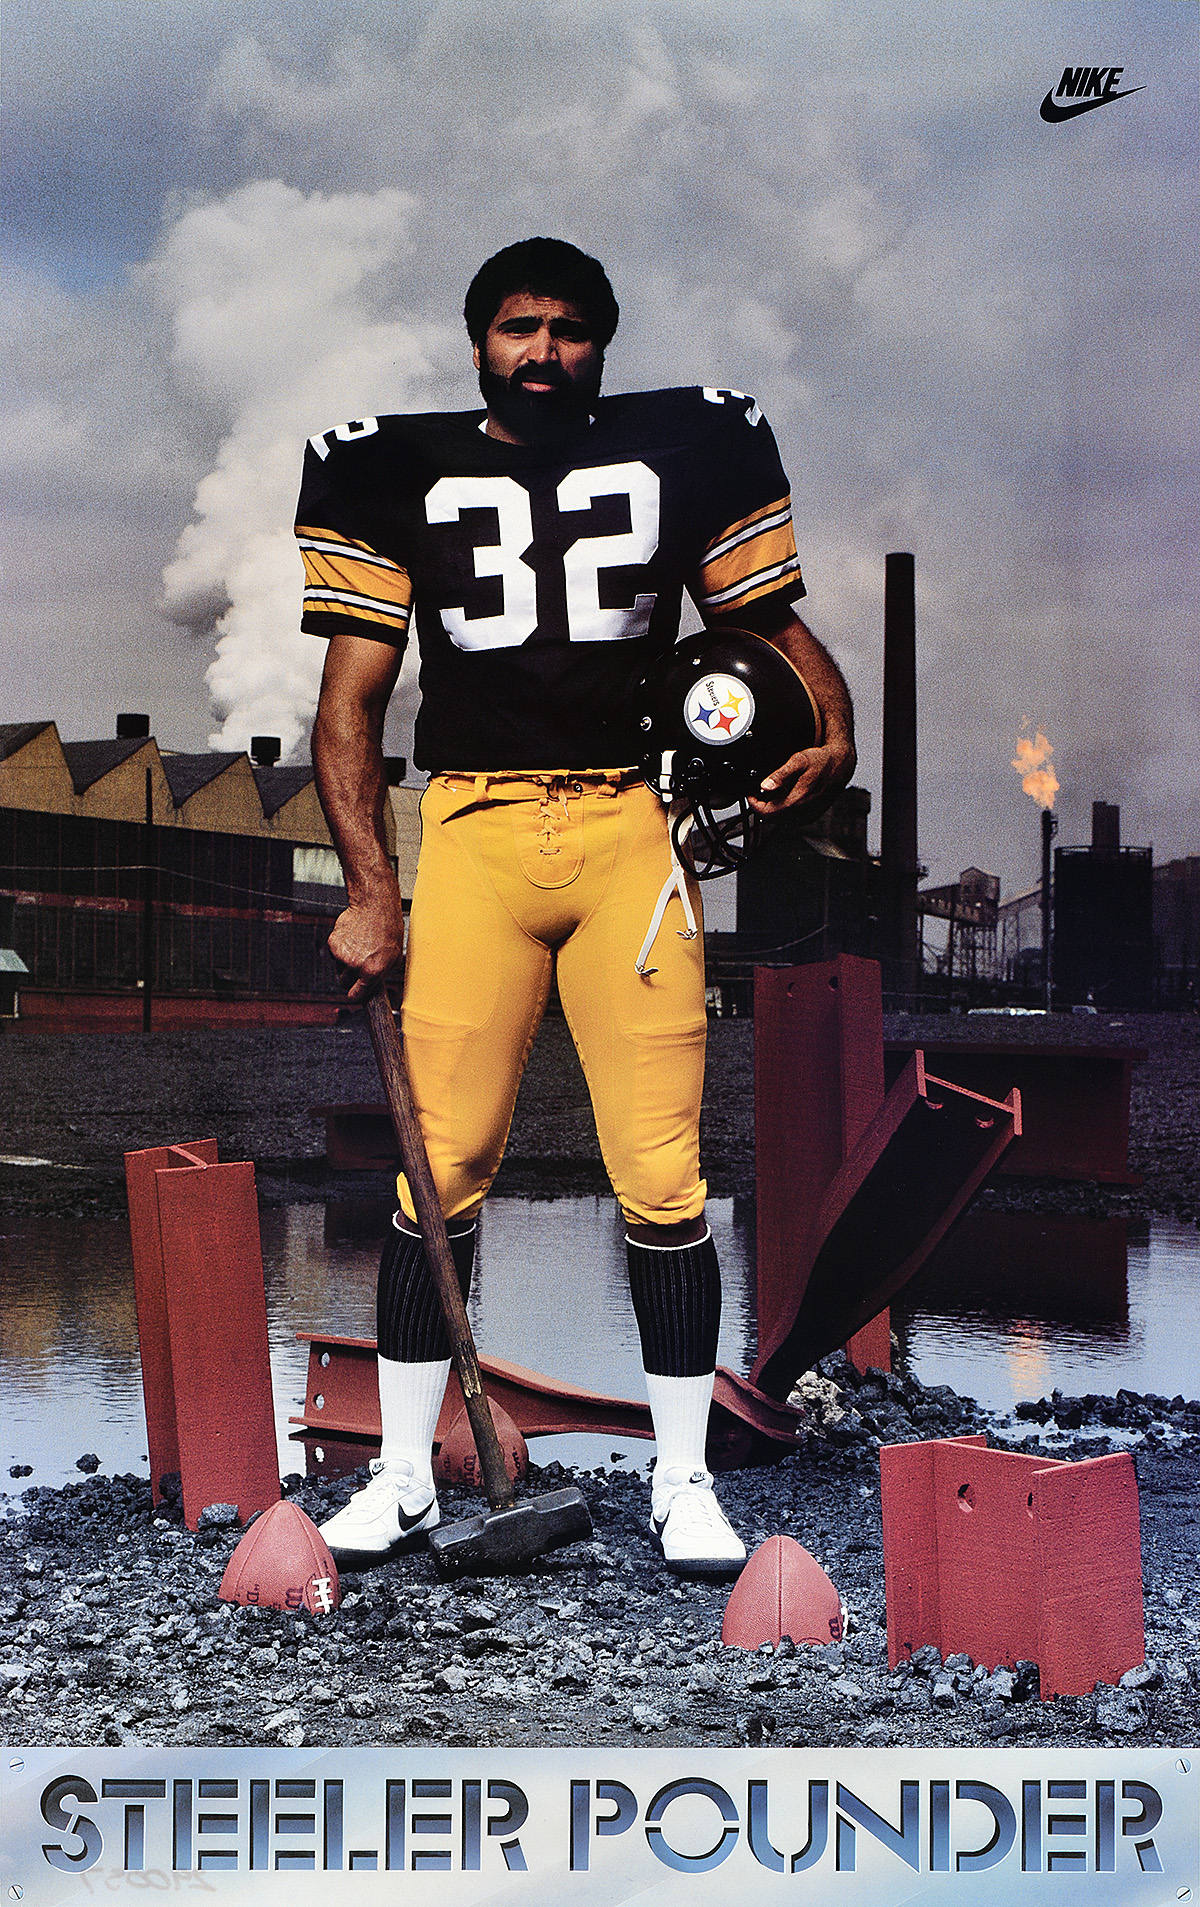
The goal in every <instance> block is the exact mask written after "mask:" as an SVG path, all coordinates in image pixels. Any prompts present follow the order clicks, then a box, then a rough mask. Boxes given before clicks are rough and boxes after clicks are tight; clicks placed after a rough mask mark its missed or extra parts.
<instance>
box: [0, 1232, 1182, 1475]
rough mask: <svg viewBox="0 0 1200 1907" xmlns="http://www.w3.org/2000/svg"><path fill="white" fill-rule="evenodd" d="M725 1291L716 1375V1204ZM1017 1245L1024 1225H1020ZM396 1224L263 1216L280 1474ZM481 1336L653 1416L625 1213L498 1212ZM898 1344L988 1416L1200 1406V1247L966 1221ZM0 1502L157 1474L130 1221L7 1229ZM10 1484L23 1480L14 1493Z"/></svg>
mask: <svg viewBox="0 0 1200 1907" xmlns="http://www.w3.org/2000/svg"><path fill="white" fill-rule="evenodd" d="M709 1216H710V1221H711V1223H712V1227H713V1232H714V1235H715V1237H716V1241H717V1247H718V1251H719V1252H720V1256H721V1265H722V1276H723V1280H724V1288H725V1306H724V1318H723V1322H722V1331H721V1341H720V1347H719V1353H718V1355H719V1358H720V1361H721V1362H722V1363H724V1364H728V1365H730V1366H731V1367H732V1368H733V1369H735V1370H739V1371H745V1370H747V1369H748V1368H749V1365H750V1363H751V1362H752V1361H753V1356H754V1310H753V1253H754V1217H753V1207H752V1206H751V1205H750V1204H749V1203H748V1202H744V1201H741V1200H736V1201H735V1200H732V1199H725V1200H720V1199H718V1200H713V1201H712V1202H711V1203H710V1206H709ZM1014 1217H1016V1218H1020V1220H1021V1223H1019V1224H1016V1225H1014V1224H1013V1223H1012V1222H1011V1221H1012V1220H1013V1218H1014ZM385 1222H386V1208H385V1207H383V1206H382V1205H374V1204H372V1205H370V1206H354V1205H348V1204H347V1205H339V1206H330V1207H324V1208H323V1207H321V1206H319V1205H293V1206H285V1207H282V1208H276V1209H273V1210H270V1211H267V1212H264V1213H263V1215H262V1235H263V1261H264V1272H265V1277H266V1289H267V1309H268V1323H269V1334H270V1345H271V1365H272V1376H273V1382H274V1388H275V1400H276V1414H277V1428H278V1434H279V1444H280V1458H281V1464H282V1467H283V1469H284V1470H285V1471H288V1470H298V1469H302V1468H303V1453H302V1451H301V1449H300V1447H299V1446H297V1445H295V1444H291V1443H289V1442H288V1433H289V1429H290V1426H289V1425H288V1422H287V1419H288V1418H289V1416H290V1415H292V1414H293V1413H294V1412H296V1411H297V1410H298V1408H299V1406H300V1402H301V1399H302V1397H303V1390H304V1375H305V1365H306V1357H307V1350H306V1347H304V1346H301V1345H299V1344H297V1342H296V1339H295V1333H296V1332H297V1331H316V1332H328V1333H331V1334H336V1335H339V1336H348V1337H371V1336H373V1335H374V1329H375V1324H374V1308H375V1273H376V1268H377V1265H378V1260H379V1240H380V1237H381V1235H382V1230H383V1225H384V1223H385ZM470 1309H471V1322H472V1326H473V1328H474V1329H475V1331H476V1334H477V1337H478V1341H479V1344H480V1348H481V1349H482V1350H483V1351H485V1352H490V1353H492V1354H493V1355H495V1356H497V1357H504V1358H509V1359H511V1360H512V1361H513V1362H514V1363H519V1364H525V1365H528V1366H531V1367H533V1368H534V1369H538V1370H542V1371H545V1372H547V1373H548V1374H549V1375H551V1376H554V1377H557V1378H561V1379H564V1380H566V1381H567V1382H569V1383H575V1384H581V1385H584V1386H586V1387H587V1388H590V1389H594V1390H600V1391H606V1392H608V1393H610V1394H612V1395H615V1396H621V1397H634V1398H637V1397H640V1396H642V1395H643V1391H642V1380H641V1367H640V1361H639V1357H638V1348H637V1333H636V1329H635V1326H634V1321H633V1313H632V1309H631V1307H630V1303H629V1293H628V1286H627V1282H626V1276H625V1254H624V1243H623V1236H622V1228H621V1224H620V1220H619V1217H618V1215H617V1211H616V1208H615V1206H614V1204H613V1203H612V1201H611V1200H609V1199H600V1198H580V1199H553V1200H536V1199H515V1198H513V1199H509V1198H497V1199H494V1200H493V1201H492V1203H491V1204H490V1206H489V1207H488V1208H487V1210H486V1212H485V1214H484V1222H483V1224H482V1226H481V1233H480V1248H479V1265H478V1270H477V1275H476V1283H475V1289H474V1291H473V1293H472V1299H471V1307H470ZM893 1322H894V1327H895V1329H896V1331H897V1334H898V1336H899V1338H900V1342H901V1345H902V1347H903V1350H904V1352H905V1354H906V1356H907V1359H908V1362H909V1365H910V1368H912V1369H913V1370H914V1371H915V1373H916V1375H917V1376H918V1377H920V1378H921V1379H922V1381H923V1382H925V1383H947V1384H951V1385H952V1386H953V1387H954V1388H955V1389H956V1390H958V1391H964V1392H967V1393H969V1394H970V1395H972V1396H974V1397H977V1398H978V1399H979V1401H980V1402H981V1403H983V1404H985V1405H987V1406H989V1407H990V1408H994V1409H997V1410H1001V1411H1006V1410H1009V1409H1011V1407H1012V1405H1013V1403H1015V1402H1016V1401H1017V1400H1018V1399H1020V1398H1023V1397H1039V1396H1042V1395H1048V1394H1049V1392H1050V1390H1051V1389H1052V1388H1053V1387H1054V1386H1055V1385H1056V1384H1057V1385H1058V1386H1059V1387H1060V1388H1061V1389H1062V1390H1064V1391H1066V1392H1068V1393H1078V1392H1082V1391H1088V1390H1092V1391H1099V1392H1102V1393H1104V1394H1111V1393H1112V1392H1114V1391H1116V1390H1117V1389H1118V1388H1119V1387H1121V1386H1125V1387H1126V1388H1128V1389H1130V1390H1136V1391H1142V1392H1145V1391H1151V1392H1154V1391H1157V1392H1162V1393H1164V1394H1165V1395H1167V1396H1173V1395H1175V1394H1176V1393H1177V1392H1182V1393H1183V1394H1184V1395H1185V1396H1187V1397H1191V1396H1196V1395H1197V1394H1200V1234H1198V1233H1197V1231H1196V1230H1195V1228H1194V1227H1191V1226H1187V1225H1183V1224H1179V1223H1175V1222H1172V1221H1170V1220H1165V1219H1164V1220H1160V1221H1157V1222H1156V1223H1155V1225H1154V1227H1153V1228H1152V1230H1148V1231H1147V1230H1142V1231H1138V1232H1135V1233H1133V1234H1132V1235H1131V1236H1129V1237H1128V1239H1127V1238H1126V1228H1125V1225H1124V1222H1123V1221H1121V1220H1110V1221H1102V1222H1099V1223H1097V1222H1088V1221H1070V1222H1067V1221H1059V1220H1057V1219H1043V1218H1033V1219H1029V1218H1027V1217H1026V1216H1025V1215H1012V1214H1004V1213H996V1214H986V1213H985V1214H974V1215H972V1216H971V1217H970V1218H969V1220H968V1221H967V1223H966V1224H965V1225H964V1227H963V1228H962V1229H961V1230H960V1232H959V1233H957V1234H956V1235H955V1238H954V1239H953V1240H952V1241H951V1244H950V1247H947V1248H944V1249H943V1252H942V1253H941V1254H940V1255H939V1259H938V1261H937V1263H936V1264H935V1265H933V1266H931V1267H930V1268H929V1270H928V1272H927V1273H926V1274H924V1276H923V1279H922V1281H921V1283H920V1284H918V1285H917V1286H915V1287H913V1289H912V1291H910V1293H909V1294H907V1297H906V1299H905V1302H904V1303H903V1304H902V1305H899V1306H897V1307H896V1308H895V1310H894V1312H893ZM0 1387H2V1388H0V1395H3V1396H4V1398H5V1412H4V1429H3V1433H2V1435H0V1490H3V1491H7V1492H9V1493H11V1494H13V1495H15V1494H17V1493H19V1492H20V1491H21V1490H22V1489H23V1488H25V1487H26V1485H27V1484H29V1483H50V1484H60V1483H64V1482H68V1481H75V1480H77V1479H78V1476H79V1474H80V1473H79V1472H78V1470H77V1469H76V1459H77V1458H78V1457H79V1456H81V1455H82V1454H83V1453H84V1452H87V1451H94V1452H95V1453H96V1455H97V1456H98V1457H99V1458H100V1463H101V1468H102V1470H103V1471H104V1472H105V1473H107V1474H111V1473H114V1472H119V1471H129V1470H132V1471H134V1472H137V1473H139V1474H143V1475H144V1474H145V1472H146V1458H145V1450H146V1441H145V1419H144V1416H143V1412H142V1395H141V1375H140V1368H139V1363H138V1351H137V1326H136V1320H135V1316H134V1306H133V1283H132V1272H131V1268H130V1260H129V1236H128V1231H127V1229H126V1227H125V1226H124V1225H123V1224H121V1223H119V1222H116V1221H98V1220H90V1221H89V1220H72V1219H27V1220H20V1219H15V1218H10V1219H8V1220H6V1221H4V1230H3V1233H2V1234H0ZM651 1449H652V1446H651V1445H649V1444H647V1443H643V1442H638V1441H627V1442H622V1441H621V1440H620V1439H615V1440H614V1439H612V1438H608V1437H597V1436H588V1437H569V1438H568V1437H563V1438H539V1439H538V1440H537V1442H536V1444H535V1454H536V1455H537V1458H538V1460H539V1461H540V1462H543V1463H546V1462H550V1461H551V1460H552V1459H553V1458H555V1457H557V1458H558V1459H559V1460H560V1461H563V1462H571V1463H577V1464H584V1465H589V1466H591V1465H595V1464H597V1463H601V1462H606V1461H608V1460H609V1458H610V1456H611V1454H612V1453H613V1452H614V1451H620V1452H622V1454H623V1455H624V1456H625V1457H626V1459H627V1460H628V1461H629V1462H630V1464H631V1465H639V1466H641V1465H644V1464H645V1462H646V1460H647V1458H648V1457H649V1455H650V1452H651ZM13 1464H31V1465H32V1466H33V1474H32V1476H30V1477H28V1478H16V1479H11V1480H10V1478H9V1476H8V1474H7V1473H8V1471H9V1468H10V1466H11V1465H13Z"/></svg>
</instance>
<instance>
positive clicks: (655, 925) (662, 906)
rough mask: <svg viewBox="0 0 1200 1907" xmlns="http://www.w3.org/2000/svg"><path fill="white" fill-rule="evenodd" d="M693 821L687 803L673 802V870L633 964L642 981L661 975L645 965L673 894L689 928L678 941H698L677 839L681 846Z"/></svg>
mask: <svg viewBox="0 0 1200 1907" xmlns="http://www.w3.org/2000/svg"><path fill="white" fill-rule="evenodd" d="M692 821H693V816H692V815H691V814H690V813H689V812H688V808H687V804H686V802H683V801H673V802H672V803H671V807H670V811H669V813H668V817H667V839H668V840H669V842H670V844H671V871H670V873H669V874H668V875H667V878H666V880H665V881H664V882H663V884H662V888H661V890H660V892H659V896H658V899H657V901H656V902H655V904H654V913H653V914H652V916H651V919H650V926H649V930H648V931H647V934H646V938H645V940H643V942H642V945H641V949H640V951H639V953H638V957H637V959H636V960H635V961H634V963H633V964H634V966H635V968H636V969H637V971H638V973H640V974H641V976H642V979H643V980H648V979H649V978H650V975H651V974H652V973H657V972H658V968H657V967H648V966H647V965H646V962H647V961H648V960H649V958H650V954H651V951H652V949H653V946H654V943H655V941H656V940H657V939H658V930H659V928H660V927H661V926H662V923H663V915H664V914H665V913H666V911H667V907H668V905H669V904H670V900H671V896H672V894H678V896H679V898H680V900H681V901H682V903H683V917H684V919H685V920H686V922H687V926H686V927H680V928H679V929H678V933H679V938H680V939H681V940H695V938H696V934H697V932H698V929H697V926H696V916H695V914H694V913H693V911H692V900H691V895H690V894H689V893H688V890H687V875H686V873H685V872H684V868H683V863H682V862H681V861H680V859H679V855H678V854H677V852H676V839H677V838H678V843H679V846H680V847H682V846H683V843H684V842H685V841H686V840H687V837H688V835H689V834H690V833H691V831H692Z"/></svg>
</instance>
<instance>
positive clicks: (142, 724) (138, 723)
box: [117, 715, 150, 742]
mask: <svg viewBox="0 0 1200 1907" xmlns="http://www.w3.org/2000/svg"><path fill="white" fill-rule="evenodd" d="M149 733H150V717H149V716H148V715H118V717H117V740H118V741H119V742H133V741H139V740H140V739H141V737H142V736H143V735H148V734H149Z"/></svg>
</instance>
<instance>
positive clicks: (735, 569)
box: [700, 497, 800, 610]
mask: <svg viewBox="0 0 1200 1907" xmlns="http://www.w3.org/2000/svg"><path fill="white" fill-rule="evenodd" d="M793 577H794V578H796V580H797V581H799V580H800V559H799V557H798V556H797V554H796V539H795V533H794V531H793V528H792V507H791V498H790V497H780V498H778V499H777V501H776V502H774V503H770V504H768V505H767V506H766V507H765V508H764V509H761V510H755V511H754V512H753V513H752V514H751V515H750V516H748V517H743V518H741V520H740V521H739V522H737V523H731V524H730V525H729V527H728V528H727V529H725V530H723V531H722V532H721V534H720V536H717V537H714V538H713V540H712V542H711V543H710V544H709V546H708V548H707V550H706V551H705V553H704V559H703V561H702V563H701V566H700V589H701V605H702V607H703V608H705V609H720V610H727V609H737V608H740V607H741V606H742V605H743V604H745V603H750V602H753V601H755V599H756V598H757V597H759V596H765V595H767V594H768V593H769V592H770V591H771V590H773V589H777V588H778V587H779V586H780V584H781V583H784V582H787V581H789V580H790V579H791V578H793Z"/></svg>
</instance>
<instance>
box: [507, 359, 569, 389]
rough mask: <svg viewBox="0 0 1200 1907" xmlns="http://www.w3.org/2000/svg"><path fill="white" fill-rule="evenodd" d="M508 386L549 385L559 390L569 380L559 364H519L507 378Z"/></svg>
mask: <svg viewBox="0 0 1200 1907" xmlns="http://www.w3.org/2000/svg"><path fill="white" fill-rule="evenodd" d="M508 381H509V384H510V385H513V384H549V385H550V386H551V387H552V388H553V389H554V390H561V389H562V388H563V386H564V385H568V384H570V382H571V380H570V378H569V377H568V376H567V374H566V372H565V371H564V370H563V368H562V365H561V364H554V363H550V364H521V365H518V366H517V369H516V370H515V371H514V372H513V374H512V376H511V377H510V378H509V380H508Z"/></svg>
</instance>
